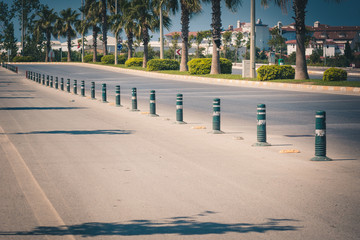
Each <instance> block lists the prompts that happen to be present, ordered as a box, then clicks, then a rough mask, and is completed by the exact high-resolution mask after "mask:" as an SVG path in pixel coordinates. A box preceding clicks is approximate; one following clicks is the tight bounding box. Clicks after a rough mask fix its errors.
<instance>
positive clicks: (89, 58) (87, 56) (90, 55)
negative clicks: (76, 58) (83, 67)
mask: <svg viewBox="0 0 360 240" xmlns="http://www.w3.org/2000/svg"><path fill="white" fill-rule="evenodd" d="M92 60H93V55H92V54H88V55H85V56H84V62H86V63H88V62H92Z"/></svg>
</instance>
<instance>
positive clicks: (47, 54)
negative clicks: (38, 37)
mask: <svg viewBox="0 0 360 240" xmlns="http://www.w3.org/2000/svg"><path fill="white" fill-rule="evenodd" d="M50 45H51V33H50V32H47V33H46V53H45V62H48V61H49V52H50Z"/></svg>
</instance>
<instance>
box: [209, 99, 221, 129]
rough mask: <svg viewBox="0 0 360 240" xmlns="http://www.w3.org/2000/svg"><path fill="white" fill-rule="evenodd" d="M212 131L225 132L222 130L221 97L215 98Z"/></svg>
mask: <svg viewBox="0 0 360 240" xmlns="http://www.w3.org/2000/svg"><path fill="white" fill-rule="evenodd" d="M210 133H213V134H221V133H224V132H223V131H221V130H220V98H214V100H213V130H212V131H211V132H210Z"/></svg>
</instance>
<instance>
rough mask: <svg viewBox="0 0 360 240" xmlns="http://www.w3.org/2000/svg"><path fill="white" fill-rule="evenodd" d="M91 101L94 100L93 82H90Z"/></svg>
mask: <svg viewBox="0 0 360 240" xmlns="http://www.w3.org/2000/svg"><path fill="white" fill-rule="evenodd" d="M91 99H95V82H91Z"/></svg>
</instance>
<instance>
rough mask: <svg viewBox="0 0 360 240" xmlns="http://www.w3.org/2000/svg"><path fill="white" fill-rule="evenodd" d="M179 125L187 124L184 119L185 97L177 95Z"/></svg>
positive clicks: (177, 121) (177, 120) (177, 119)
mask: <svg viewBox="0 0 360 240" xmlns="http://www.w3.org/2000/svg"><path fill="white" fill-rule="evenodd" d="M175 123H178V124H186V122H184V118H183V95H182V94H180V93H179V94H177V95H176V122H175Z"/></svg>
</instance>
